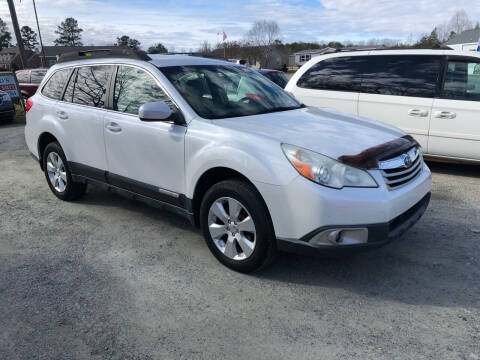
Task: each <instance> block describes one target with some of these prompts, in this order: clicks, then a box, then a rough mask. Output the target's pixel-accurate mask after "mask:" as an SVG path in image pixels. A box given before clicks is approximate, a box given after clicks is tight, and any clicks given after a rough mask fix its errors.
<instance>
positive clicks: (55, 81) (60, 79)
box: [42, 69, 71, 100]
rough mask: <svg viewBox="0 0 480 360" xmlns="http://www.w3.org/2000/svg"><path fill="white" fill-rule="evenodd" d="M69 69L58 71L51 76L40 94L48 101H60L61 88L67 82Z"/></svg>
mask: <svg viewBox="0 0 480 360" xmlns="http://www.w3.org/2000/svg"><path fill="white" fill-rule="evenodd" d="M70 70H71V69H62V70H58V71H57V72H55V74H53V75H52V76H51V77H50V79H48V81H47V83H46V84H45V86H44V87H43V89H42V94H43V95H44V96H46V97H48V98H50V99H54V100H60V98H61V97H62V92H63V88H64V86H65V83H66V82H67V80H68V76H69V75H70Z"/></svg>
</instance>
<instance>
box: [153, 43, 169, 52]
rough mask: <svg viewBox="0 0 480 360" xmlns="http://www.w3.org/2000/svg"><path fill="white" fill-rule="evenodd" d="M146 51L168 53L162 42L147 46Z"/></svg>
mask: <svg viewBox="0 0 480 360" xmlns="http://www.w3.org/2000/svg"><path fill="white" fill-rule="evenodd" d="M148 53H149V54H166V53H168V50H167V48H166V47H165V46H163V44H162V43H157V44H154V45H153V46H150V47H149V48H148Z"/></svg>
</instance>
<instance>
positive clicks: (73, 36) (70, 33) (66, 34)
mask: <svg viewBox="0 0 480 360" xmlns="http://www.w3.org/2000/svg"><path fill="white" fill-rule="evenodd" d="M82 31H83V29H80V28H79V27H78V21H77V20H75V19H74V18H71V17H68V18H66V19H65V21H62V23H61V24H60V25H59V26H57V30H55V34H58V38H57V39H56V40H55V41H54V42H53V43H54V44H55V46H82V45H83V44H82V42H81V39H82V36H81V35H80V34H81V32H82Z"/></svg>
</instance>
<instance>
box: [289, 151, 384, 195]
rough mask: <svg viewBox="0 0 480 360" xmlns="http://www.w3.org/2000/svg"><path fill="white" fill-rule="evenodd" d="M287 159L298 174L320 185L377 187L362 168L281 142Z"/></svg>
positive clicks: (337, 187)
mask: <svg viewBox="0 0 480 360" xmlns="http://www.w3.org/2000/svg"><path fill="white" fill-rule="evenodd" d="M282 150H283V152H284V154H285V155H286V156H287V159H288V160H289V161H290V163H291V164H292V165H293V167H294V168H295V169H297V171H298V172H299V173H300V175H302V176H304V177H306V178H307V179H310V180H312V181H314V182H316V183H318V184H320V185H324V186H328V187H332V188H335V189H341V188H343V187H346V186H347V187H378V185H377V183H376V182H375V180H374V179H373V178H372V176H371V175H370V174H369V173H368V172H367V171H364V170H360V169H357V168H354V167H352V166H348V165H345V164H342V163H341V162H339V161H336V160H333V159H331V158H329V157H327V156H325V155H321V154H318V153H316V152H313V151H310V150H307V149H303V148H300V147H298V146H294V145H289V144H282Z"/></svg>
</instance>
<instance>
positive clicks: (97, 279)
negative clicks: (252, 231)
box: [0, 125, 480, 360]
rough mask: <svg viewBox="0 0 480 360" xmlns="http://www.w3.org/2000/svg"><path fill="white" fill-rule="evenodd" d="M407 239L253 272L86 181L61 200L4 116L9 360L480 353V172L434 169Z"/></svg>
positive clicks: (3, 332)
mask: <svg viewBox="0 0 480 360" xmlns="http://www.w3.org/2000/svg"><path fill="white" fill-rule="evenodd" d="M431 167H432V170H433V183H434V185H433V193H432V201H431V204H430V207H429V209H428V210H427V212H426V214H425V216H424V217H423V218H422V219H421V220H420V222H419V223H418V224H417V225H416V226H415V227H414V228H413V229H411V230H410V231H409V232H408V233H407V234H406V235H405V236H404V238H403V239H401V240H399V241H396V242H394V243H392V244H390V245H388V246H385V247H383V248H381V249H378V250H375V251H372V252H368V253H363V254H359V255H357V256H354V257H349V258H341V259H328V258H326V259H318V258H308V257H301V256H295V255H289V254H281V255H280V256H279V258H278V260H277V261H276V262H275V263H274V265H273V266H271V267H270V268H268V269H266V270H264V271H262V272H260V273H257V274H254V275H242V274H238V273H235V272H232V271H230V270H228V269H226V268H225V267H223V266H222V265H220V264H219V263H218V262H217V261H216V260H215V259H214V257H213V256H212V255H210V253H209V251H208V249H207V247H206V246H205V244H204V242H203V239H202V237H201V235H200V233H199V232H198V231H197V230H195V229H194V228H193V227H192V226H190V225H189V223H188V222H186V221H185V220H183V219H182V218H179V217H176V216H175V215H171V214H169V213H167V212H162V211H159V210H157V209H153V208H150V207H148V206H146V205H143V204H142V203H138V202H135V201H131V200H127V199H124V198H122V197H119V196H117V195H112V194H109V193H106V192H102V191H100V190H97V189H95V188H89V191H88V193H87V195H86V196H85V197H84V198H83V199H82V200H81V201H77V202H73V203H67V202H62V201H60V200H57V199H56V198H55V197H54V195H53V194H51V193H50V190H49V189H48V187H47V185H46V183H45V178H44V177H43V174H42V173H41V172H40V170H39V167H38V165H37V164H36V163H35V162H34V160H32V159H31V158H30V156H29V153H28V151H27V149H26V146H25V143H24V139H23V127H22V126H19V125H10V126H0V168H1V170H2V176H1V177H0V309H1V311H0V359H9V360H13V359H197V358H204V359H217V358H219V359H220V358H221V359H224V358H232V359H235V358H246V359H269V358H271V359H278V358H282V359H283V358H285V359H287V358H291V359H294V358H295V359H298V358H302V359H303V358H305V359H416V360H418V359H435V360H437V359H467V360H476V359H478V358H479V357H480V233H479V232H480V191H479V190H480V168H479V167H478V166H477V167H473V166H459V165H444V164H431Z"/></svg>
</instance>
